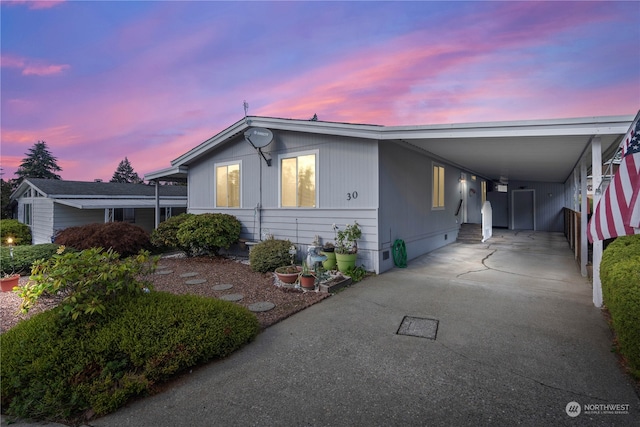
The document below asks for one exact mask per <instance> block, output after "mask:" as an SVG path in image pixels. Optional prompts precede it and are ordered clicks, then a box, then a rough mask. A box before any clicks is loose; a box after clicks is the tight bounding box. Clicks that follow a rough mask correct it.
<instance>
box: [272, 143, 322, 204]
mask: <svg viewBox="0 0 640 427" xmlns="http://www.w3.org/2000/svg"><path fill="white" fill-rule="evenodd" d="M310 154H313V155H314V156H316V170H315V176H316V182H315V186H316V205H315V206H314V207H309V206H282V167H281V166H282V159H291V158H293V157H300V156H308V155H310ZM319 170H320V150H318V149H316V150H305V151H294V152H290V153H286V154H280V155H278V207H280V208H282V209H318V208H319V207H320V188H319V185H318V171H319Z"/></svg>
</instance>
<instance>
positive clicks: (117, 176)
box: [109, 157, 142, 184]
mask: <svg viewBox="0 0 640 427" xmlns="http://www.w3.org/2000/svg"><path fill="white" fill-rule="evenodd" d="M109 182H120V183H129V184H140V183H141V182H142V180H141V179H140V177H139V176H138V174H137V173H136V172H135V171H134V170H133V166H131V163H129V159H127V158H126V157H125V158H124V160H122V161H121V162H120V164H119V165H118V169H116V171H115V172H114V173H113V177H112V178H111V181H109Z"/></svg>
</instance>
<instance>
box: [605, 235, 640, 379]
mask: <svg viewBox="0 0 640 427" xmlns="http://www.w3.org/2000/svg"><path fill="white" fill-rule="evenodd" d="M600 279H601V281H602V296H603V299H604V303H605V305H606V307H607V308H608V309H609V313H610V315H611V326H612V327H613V329H614V331H615V333H616V336H617V338H618V345H619V349H620V353H621V354H622V355H623V356H624V357H625V358H626V359H627V361H628V363H629V368H630V369H631V373H632V375H634V376H635V377H637V378H640V235H634V236H623V237H618V238H617V239H615V240H614V241H613V242H612V243H611V244H610V245H609V246H608V247H607V249H606V250H605V251H604V253H603V255H602V262H601V264H600Z"/></svg>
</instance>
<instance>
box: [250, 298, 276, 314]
mask: <svg viewBox="0 0 640 427" xmlns="http://www.w3.org/2000/svg"><path fill="white" fill-rule="evenodd" d="M275 306H276V305H275V304H274V303H272V302H269V301H260V302H256V303H253V304H251V305H249V307H248V308H249V310H250V311H253V312H260V311H269V310H271V309H273V308H274V307H275Z"/></svg>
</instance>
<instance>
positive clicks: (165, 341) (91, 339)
mask: <svg viewBox="0 0 640 427" xmlns="http://www.w3.org/2000/svg"><path fill="white" fill-rule="evenodd" d="M110 305H111V306H110V307H109V310H108V313H109V315H108V316H107V317H101V318H96V319H88V318H82V319H81V320H80V321H78V322H70V321H69V320H68V318H66V317H64V316H60V315H59V314H60V313H59V311H60V310H61V308H55V309H53V310H50V311H47V312H43V313H39V314H37V315H35V316H33V317H32V318H31V319H29V320H25V321H22V322H20V323H19V324H18V325H16V326H15V327H14V328H12V329H10V330H9V331H7V332H5V333H4V334H2V335H0V352H1V353H0V356H1V357H2V364H1V365H0V373H1V375H2V383H1V385H0V387H1V399H0V404H1V405H2V408H3V412H6V413H7V414H9V415H12V416H17V417H23V418H31V419H39V420H50V421H66V422H72V423H82V422H83V421H86V419H83V418H82V417H83V415H84V414H86V413H90V412H91V411H93V412H95V413H96V414H97V415H103V414H106V413H109V412H112V411H114V410H116V409H117V408H119V407H121V406H122V405H124V404H125V403H126V402H127V401H128V400H129V399H131V398H133V397H135V396H138V395H144V394H148V393H152V392H153V389H154V386H155V385H156V384H158V383H159V382H161V381H163V380H166V379H168V378H170V377H172V376H173V375H175V374H177V373H179V372H181V371H184V370H185V369H188V368H190V367H192V366H195V365H197V364H199V363H203V362H206V361H209V360H212V359H215V358H221V357H225V356H227V355H229V354H231V353H232V352H233V351H235V350H236V349H238V348H240V347H241V346H242V345H244V344H245V343H247V342H248V341H250V340H252V339H253V338H254V337H255V336H256V334H257V333H258V331H259V324H258V320H257V318H256V316H255V315H254V314H253V313H251V312H249V311H248V310H247V309H246V308H244V307H241V306H239V305H237V304H234V303H230V302H227V301H221V300H216V299H212V298H205V297H200V296H194V295H182V296H178V295H172V294H168V293H164V292H151V293H148V294H139V295H137V296H134V297H125V296H123V297H120V298H119V299H117V300H115V301H112V302H111V303H110ZM26 343H28V345H27V344H26Z"/></svg>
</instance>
